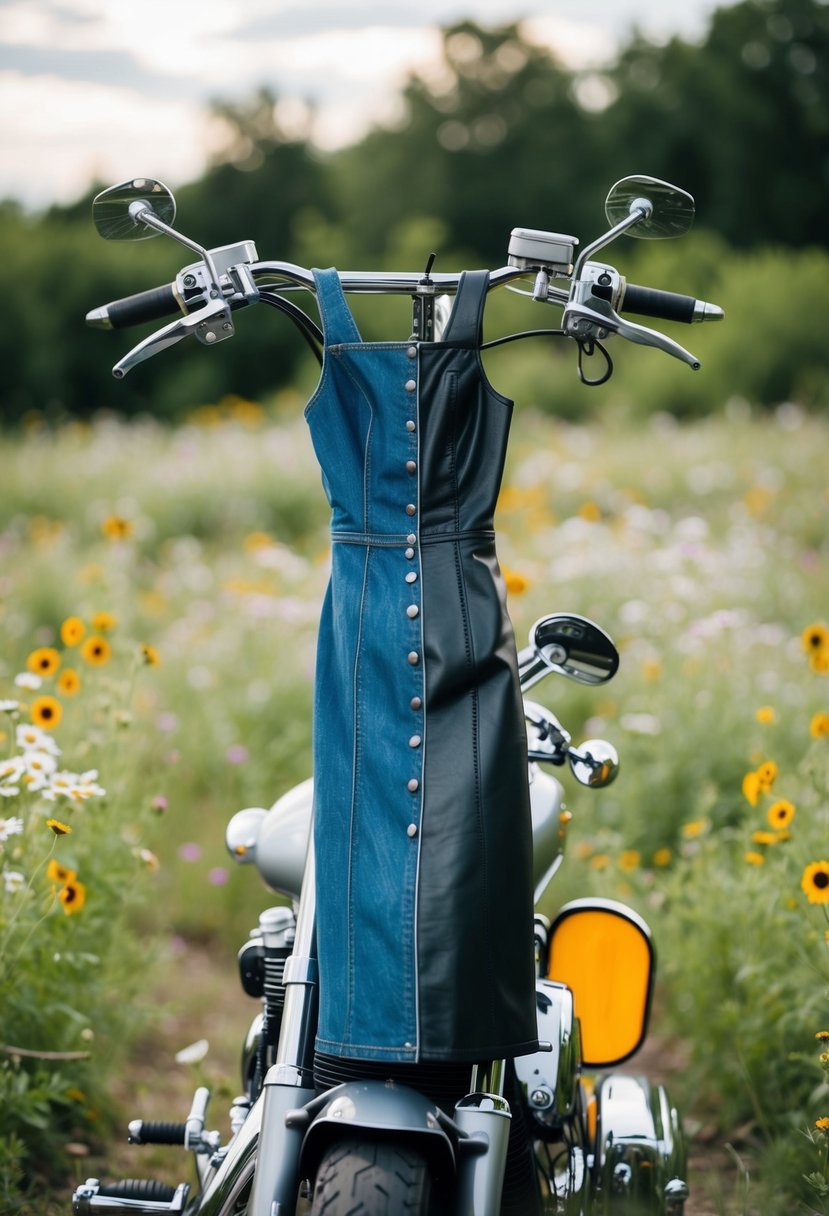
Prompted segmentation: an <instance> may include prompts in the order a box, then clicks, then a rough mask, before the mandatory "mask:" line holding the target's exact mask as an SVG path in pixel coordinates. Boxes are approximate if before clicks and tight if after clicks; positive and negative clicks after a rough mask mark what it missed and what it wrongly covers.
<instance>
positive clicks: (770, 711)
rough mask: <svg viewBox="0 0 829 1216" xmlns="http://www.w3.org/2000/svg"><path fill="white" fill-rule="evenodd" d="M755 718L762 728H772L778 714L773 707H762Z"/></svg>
mask: <svg viewBox="0 0 829 1216" xmlns="http://www.w3.org/2000/svg"><path fill="white" fill-rule="evenodd" d="M754 716H755V718H756V719H757V721H758V722H759V723H760V724H761V725H762V726H771V724H772V722H774V720H775V717H776V714H775V712H774V707H773V706H771V705H761V706H760V708H759V709H758V710H757V712H756V714H755V715H754Z"/></svg>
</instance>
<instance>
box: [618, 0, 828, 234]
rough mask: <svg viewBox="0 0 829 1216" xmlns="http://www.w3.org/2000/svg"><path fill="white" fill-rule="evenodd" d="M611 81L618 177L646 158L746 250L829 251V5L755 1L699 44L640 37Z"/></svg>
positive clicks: (726, 11) (733, 11)
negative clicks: (771, 246)
mask: <svg viewBox="0 0 829 1216" xmlns="http://www.w3.org/2000/svg"><path fill="white" fill-rule="evenodd" d="M608 78H609V80H610V82H611V85H612V88H613V89H614V91H615V93H616V100H615V101H613V103H612V104H611V105H609V106H608V107H607V109H606V110H605V111H604V113H603V114H602V116H601V122H600V123H599V124H598V135H599V137H600V143H601V155H600V160H601V162H602V163H603V164H604V165H606V166H607V167H608V169H609V170H610V171H611V173H612V175H614V176H622V175H623V174H624V173H625V172H629V171H630V162H631V155H632V152H633V151H634V150H635V156H636V163H637V166H641V167H642V169H643V170H644V171H645V172H649V173H652V174H654V175H656V176H660V177H665V178H667V179H669V180H674V181H676V182H677V183H679V184H681V185H683V186H685V187H686V188H687V189H688V190H690V191H691V193H692V194H694V195H695V196H696V197H697V198H698V199H699V200H700V203H701V213H702V217H703V219H704V223H705V225H706V226H708V227H711V228H713V229H715V230H716V231H717V232H719V233H720V234H721V235H723V236H725V237H726V238H727V239H728V240H729V241H730V242H731V243H732V244H734V245H756V244H761V243H764V242H765V243H782V244H787V245H808V244H821V245H826V244H827V225H826V205H827V190H828V189H829V6H827V5H826V4H825V3H823V2H821V0H744V2H743V3H742V4H737V5H733V6H728V7H726V8H721V9H718V10H717V11H716V12H715V13H714V14H713V17H712V21H711V26H710V29H709V32H708V35H707V37H706V39H705V41H704V42H703V43H702V44H701V45H699V46H696V45H693V44H690V43H687V42H683V41H682V40H680V39H677V38H674V39H672V40H671V41H670V42H669V43H668V44H667V45H666V46H664V47H660V46H655V45H653V44H651V43H648V42H646V41H644V40H643V39H642V38H641V37H636V38H634V39H633V41H632V42H631V43H630V44H629V45H628V46H627V47H626V48H625V49H624V50H623V52H622V54H621V56H620V58H619V61H618V63H617V65H616V66H615V67H614V68H612V69H610V71H609V72H608Z"/></svg>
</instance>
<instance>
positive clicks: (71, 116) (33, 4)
mask: <svg viewBox="0 0 829 1216" xmlns="http://www.w3.org/2000/svg"><path fill="white" fill-rule="evenodd" d="M733 2H734V0H719V2H718V0H678V2H677V3H673V2H672V0H546V2H540V0H539V2H536V0H523V2H522V0H465V2H464V0H417V2H416V3H411V4H394V2H393V0H384V2H383V3H379V2H373V0H134V2H133V0H0V105H2V113H3V115H4V118H5V121H4V122H3V124H2V126H0V198H4V197H13V198H17V199H19V200H21V201H22V202H23V203H25V204H26V205H27V206H29V207H35V208H38V207H41V206H44V205H48V204H49V203H51V202H55V201H60V202H69V201H72V200H73V199H75V198H77V197H78V196H79V195H80V194H81V193H82V192H83V190H84V189H85V188H86V187H87V186H88V184H89V182H90V181H91V180H92V179H93V178H97V179H103V180H105V181H112V182H115V181H121V180H124V179H126V178H129V177H132V176H135V175H136V174H141V175H148V176H153V177H159V178H161V179H162V180H164V181H167V182H168V183H169V184H170V185H171V186H173V187H175V186H176V185H179V184H181V183H182V182H185V181H188V180H191V179H192V178H194V177H196V176H198V175H199V174H200V172H201V170H202V167H203V164H204V158H205V154H206V149H207V147H208V144H209V134H208V129H207V123H206V120H205V109H206V102H207V101H208V100H209V99H210V98H212V97H223V98H232V97H245V96H247V95H249V94H250V93H251V92H252V91H253V90H254V89H255V88H257V87H258V86H260V85H263V84H265V85H269V86H270V87H271V88H272V89H273V90H274V91H275V92H276V93H277V94H278V95H279V96H280V97H281V98H284V99H286V104H285V106H284V110H283V116H284V118H285V119H286V121H289V120H290V117H291V112H292V110H291V107H292V106H293V109H294V112H296V111H297V110H298V109H299V107H298V102H301V101H302V100H303V99H307V100H310V101H313V102H314V103H315V104H316V106H317V107H318V116H317V119H316V124H317V125H316V128H315V136H316V138H317V139H318V140H319V142H320V143H321V144H323V145H324V146H328V147H336V146H338V145H341V144H343V143H347V142H349V141H350V140H352V139H354V138H355V137H356V136H358V135H359V134H360V133H361V131H363V130H365V129H366V128H367V127H368V126H369V125H371V123H372V122H373V121H375V120H377V119H380V118H382V117H383V116H384V115H385V114H387V113H388V112H389V107H390V105H391V103H392V99H393V98H394V96H395V91H396V88H397V86H399V84H400V82H401V80H402V79H403V78H404V77H405V73H406V71H407V69H410V68H412V67H417V68H423V67H425V66H426V65H427V64H428V63H429V61H430V60H434V57H435V54H436V51H437V47H438V44H439V37H438V34H437V28H438V27H439V26H440V25H445V24H447V23H449V22H451V21H455V20H460V19H462V18H465V17H470V18H472V19H473V20H476V21H478V22H479V23H481V24H483V25H487V24H491V25H496V24H503V23H505V22H509V21H515V20H517V19H519V18H526V19H527V26H526V30H527V33H528V34H529V36H531V37H533V38H534V39H535V40H536V41H539V42H543V43H545V44H548V45H551V46H552V47H553V48H554V49H555V50H556V51H557V53H558V54H559V56H560V57H561V58H562V59H563V60H564V61H565V62H566V63H568V64H569V65H571V66H582V65H584V66H589V65H593V64H599V63H601V62H602V61H603V60H606V59H607V58H609V57H611V56H612V54H613V51H614V48H615V46H616V45H617V43H618V41H619V40H620V39H624V38H625V37H626V35H628V34H629V33H630V32H631V30H632V29H633V27H634V26H638V28H639V29H640V30H642V31H643V32H645V33H647V34H648V35H649V36H652V37H657V38H664V37H668V36H670V35H671V34H674V33H678V34H681V35H682V36H683V37H687V38H696V37H700V36H701V35H703V34H704V32H705V29H706V27H707V24H708V20H709V17H710V14H711V12H712V11H713V9H715V8H716V7H719V6H720V5H721V4H723V3H733ZM288 103H290V104H288Z"/></svg>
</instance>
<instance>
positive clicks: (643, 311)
mask: <svg viewBox="0 0 829 1216" xmlns="http://www.w3.org/2000/svg"><path fill="white" fill-rule="evenodd" d="M696 303H697V302H696V300H695V299H694V297H693V296H682V295H679V293H678V292H675V291H659V290H658V289H657V288H655V287H637V285H636V284H635V283H628V284H627V286H626V287H625V294H624V296H623V297H622V303H621V305H620V307H619V311H620V312H635V313H638V314H639V315H640V316H642V317H659V318H660V319H661V320H662V321H683V322H685V323H686V324H688V323H690V322H691V321H693V319H694V309H695V308H696Z"/></svg>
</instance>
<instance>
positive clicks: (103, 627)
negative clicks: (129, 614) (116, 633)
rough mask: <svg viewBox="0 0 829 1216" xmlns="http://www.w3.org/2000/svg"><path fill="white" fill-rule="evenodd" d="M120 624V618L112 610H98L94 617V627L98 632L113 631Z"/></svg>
mask: <svg viewBox="0 0 829 1216" xmlns="http://www.w3.org/2000/svg"><path fill="white" fill-rule="evenodd" d="M117 624H118V618H117V617H115V616H113V615H112V613H111V612H96V613H95V615H94V616H93V618H92V628H93V629H94V630H95V632H96V633H112V631H113V629H114V628H115V627H116V625H117Z"/></svg>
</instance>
